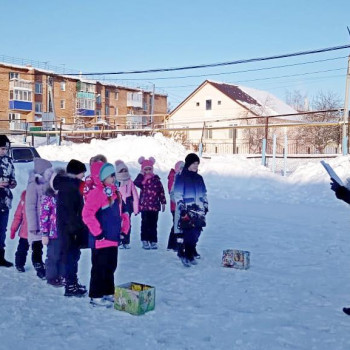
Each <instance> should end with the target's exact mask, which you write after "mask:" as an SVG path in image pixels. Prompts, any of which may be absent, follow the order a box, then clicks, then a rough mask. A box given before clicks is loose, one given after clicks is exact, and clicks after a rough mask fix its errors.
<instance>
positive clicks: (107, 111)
mask: <svg viewBox="0 0 350 350" xmlns="http://www.w3.org/2000/svg"><path fill="white" fill-rule="evenodd" d="M105 115H106V116H109V106H106V107H105Z"/></svg>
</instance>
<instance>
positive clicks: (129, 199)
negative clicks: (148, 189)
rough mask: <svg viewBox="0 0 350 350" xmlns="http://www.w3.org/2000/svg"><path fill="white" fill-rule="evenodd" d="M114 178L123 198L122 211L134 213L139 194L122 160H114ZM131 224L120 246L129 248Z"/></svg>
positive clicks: (137, 209)
mask: <svg viewBox="0 0 350 350" xmlns="http://www.w3.org/2000/svg"><path fill="white" fill-rule="evenodd" d="M115 170H116V179H117V182H116V184H117V186H118V189H119V193H120V195H121V197H122V200H123V212H127V213H128V214H129V217H131V214H132V213H134V214H135V215H137V214H138V213H139V196H138V194H137V190H136V188H135V185H134V183H133V181H132V180H131V178H130V174H129V169H128V167H127V166H126V165H125V163H124V162H123V161H122V160H117V161H116V162H115ZM130 232H131V225H130V229H129V232H128V234H127V235H125V236H123V238H122V240H121V244H120V246H119V247H120V248H122V247H123V248H124V249H130Z"/></svg>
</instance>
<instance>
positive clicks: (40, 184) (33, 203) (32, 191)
mask: <svg viewBox="0 0 350 350" xmlns="http://www.w3.org/2000/svg"><path fill="white" fill-rule="evenodd" d="M45 187H46V183H45V179H44V177H43V176H41V175H39V174H35V173H34V172H31V173H30V174H29V180H28V185H27V194H26V203H25V207H26V215H27V223H28V241H29V242H30V243H31V242H35V241H41V233H40V220H39V218H40V207H41V197H42V195H43V193H44V188H45Z"/></svg>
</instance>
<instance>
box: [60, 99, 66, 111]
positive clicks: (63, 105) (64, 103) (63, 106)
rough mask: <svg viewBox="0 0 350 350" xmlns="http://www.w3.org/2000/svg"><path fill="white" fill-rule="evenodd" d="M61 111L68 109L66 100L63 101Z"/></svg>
mask: <svg viewBox="0 0 350 350" xmlns="http://www.w3.org/2000/svg"><path fill="white" fill-rule="evenodd" d="M60 105H61V109H66V100H61V103H60Z"/></svg>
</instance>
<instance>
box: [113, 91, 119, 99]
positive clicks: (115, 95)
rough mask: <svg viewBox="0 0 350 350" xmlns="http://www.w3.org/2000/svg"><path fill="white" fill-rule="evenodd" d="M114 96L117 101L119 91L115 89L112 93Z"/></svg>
mask: <svg viewBox="0 0 350 350" xmlns="http://www.w3.org/2000/svg"><path fill="white" fill-rule="evenodd" d="M114 97H115V99H116V100H117V101H118V99H119V92H118V91H116V92H115V93H114Z"/></svg>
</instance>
